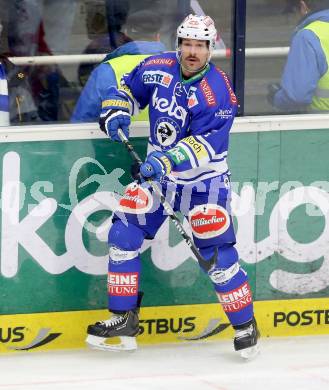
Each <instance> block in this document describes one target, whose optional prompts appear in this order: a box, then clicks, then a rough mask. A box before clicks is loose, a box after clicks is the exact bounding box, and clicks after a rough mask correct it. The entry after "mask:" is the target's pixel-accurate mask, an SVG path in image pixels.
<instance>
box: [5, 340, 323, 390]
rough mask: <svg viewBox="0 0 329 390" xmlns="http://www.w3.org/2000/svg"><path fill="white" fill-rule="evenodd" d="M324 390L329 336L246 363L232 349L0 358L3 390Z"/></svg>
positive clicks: (228, 345)
mask: <svg viewBox="0 0 329 390" xmlns="http://www.w3.org/2000/svg"><path fill="white" fill-rule="evenodd" d="M2 389H11V390H13V389H24V390H32V389H33V390H40V389H45V390H52V389H61V390H63V389H79V390H85V389H86V390H87V389H88V390H97V389H102V390H104V389H109V390H126V389H129V390H130V389H131V390H139V389H140V390H149V389H152V390H154V389H156V390H158V389H159V390H176V389H179V390H185V389H186V390H208V389H209V390H210V389H217V390H288V389H289V390H295V389H296V390H328V389H329V335H328V336H317V337H316V336H314V337H294V338H272V339H262V340H261V354H260V355H259V356H258V357H257V358H256V359H255V360H253V361H249V362H245V361H243V360H242V359H241V358H240V357H239V355H238V354H237V353H236V352H234V351H233V346H232V342H231V341H220V342H210V341H208V342H202V343H201V342H197V343H195V342H191V343H187V344H171V345H168V344H167V345H161V346H140V348H139V349H138V350H137V351H136V352H133V353H129V352H117V353H115V352H102V351H94V350H88V349H84V350H74V351H72V350H71V351H58V352H30V353H27V352H22V353H13V354H6V355H0V390H2Z"/></svg>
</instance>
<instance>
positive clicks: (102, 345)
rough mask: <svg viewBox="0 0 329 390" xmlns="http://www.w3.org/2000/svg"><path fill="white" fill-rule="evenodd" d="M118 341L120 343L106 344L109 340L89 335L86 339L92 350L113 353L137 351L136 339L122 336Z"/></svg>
mask: <svg viewBox="0 0 329 390" xmlns="http://www.w3.org/2000/svg"><path fill="white" fill-rule="evenodd" d="M118 339H119V340H120V343H117V344H110V343H107V342H106V340H108V339H107V338H104V337H98V336H93V335H90V334H89V335H88V336H87V338H86V344H87V345H88V347H90V348H92V349H98V350H101V351H111V352H121V351H135V350H136V349H137V343H136V337H128V336H120V337H118ZM110 340H111V339H110Z"/></svg>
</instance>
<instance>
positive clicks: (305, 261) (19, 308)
mask: <svg viewBox="0 0 329 390" xmlns="http://www.w3.org/2000/svg"><path fill="white" fill-rule="evenodd" d="M322 117H323V116H321V118H322ZM316 118H318V116H316ZM88 126H89V127H88ZM88 126H87V125H79V126H77V125H76V126H75V125H71V126H70V125H57V126H51V125H49V126H30V127H29V126H27V127H25V126H24V127H19V128H15V127H11V128H9V129H8V131H7V132H6V131H5V129H0V183H1V188H2V191H1V200H0V206H1V209H0V212H1V226H0V240H1V242H0V244H1V259H0V297H1V300H0V308H1V313H2V314H6V315H7V314H8V315H10V314H15V313H16V314H18V313H20V314H23V313H25V314H29V313H43V312H44V313H47V312H50V311H52V312H68V311H82V310H99V309H102V308H104V307H106V305H107V294H106V278H107V263H108V245H107V233H108V230H109V221H110V219H111V215H112V213H113V210H114V209H115V208H116V205H117V202H118V196H119V195H118V194H117V193H122V192H123V191H124V188H125V186H126V185H127V184H128V183H129V182H130V180H131V178H130V174H129V169H130V164H131V158H130V156H129V155H128V153H127V151H126V150H125V148H124V147H123V145H119V144H118V143H113V142H111V141H110V140H109V139H107V138H105V136H104V137H103V135H102V133H101V132H99V130H97V128H96V125H93V126H94V127H91V125H88ZM133 133H134V134H133V135H134V136H133V137H132V139H131V142H132V143H133V145H134V147H135V148H136V150H137V152H138V153H139V154H140V155H141V157H142V158H143V157H144V156H145V153H146V138H145V135H146V134H147V124H146V125H145V124H144V127H142V128H133ZM135 135H138V137H135ZM328 143H329V130H328V117H327V116H326V119H325V120H324V119H314V116H311V118H308V117H307V116H306V115H305V116H298V117H286V118H281V119H277V118H273V117H268V118H249V119H248V118H238V119H237V121H236V122H235V126H234V127H233V132H232V137H231V142H230V169H231V171H232V178H231V179H232V197H233V202H232V211H233V214H234V222H235V227H236V235H237V244H236V248H237V250H238V252H239V257H240V261H241V264H242V266H243V267H244V269H245V270H246V271H247V272H248V275H249V280H250V285H251V288H252V292H253V296H254V299H255V300H256V301H270V300H276V299H278V300H285V299H299V298H310V299H311V298H321V297H327V296H329V245H328V237H329V210H328V205H329V181H328V175H329V171H328V166H329V154H328ZM185 226H186V228H187V230H188V231H189V227H188V225H187V224H185ZM141 260H142V267H143V272H142V275H141V280H140V287H141V289H142V290H143V291H144V299H143V306H144V307H155V306H174V305H194V304H210V303H215V302H216V299H217V298H216V294H215V293H214V290H213V288H212V285H211V282H210V280H209V278H207V277H206V275H205V274H204V272H202V271H201V270H200V268H199V267H198V264H197V262H196V260H195V259H193V256H192V252H191V250H190V248H189V247H188V246H187V245H186V243H185V242H184V241H183V239H182V237H181V236H180V234H179V233H178V232H177V229H176V228H175V226H173V224H172V223H169V221H166V222H165V223H164V224H163V226H162V227H161V229H160V231H159V233H158V234H157V236H156V237H155V240H154V241H153V242H152V245H151V244H150V242H149V241H145V243H144V246H143V247H142V250H141Z"/></svg>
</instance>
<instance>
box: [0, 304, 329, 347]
mask: <svg viewBox="0 0 329 390" xmlns="http://www.w3.org/2000/svg"><path fill="white" fill-rule="evenodd" d="M255 313H256V317H257V322H258V324H259V328H260V331H261V335H262V337H275V336H303V335H321V334H329V300H328V299H327V298H322V299H301V300H284V301H281V300H280V301H258V302H256V303H255ZM108 316H109V315H108V312H107V310H91V311H74V312H57V313H35V314H24V315H22V314H18V315H6V316H2V318H1V328H0V330H1V340H0V341H1V342H0V352H22V351H41V350H57V349H71V348H84V347H85V342H84V340H85V337H86V328H87V326H88V324H91V323H94V322H96V321H98V320H102V319H107V318H108ZM210 334H214V335H212V336H210ZM232 337H233V329H232V328H231V327H230V326H229V323H228V321H227V319H226V316H225V314H224V312H223V311H222V309H221V307H220V306H219V304H204V305H180V306H161V307H144V308H142V309H141V313H140V335H139V336H138V343H139V344H140V345H143V344H160V343H182V342H185V343H186V342H189V343H193V342H198V343H200V342H201V340H205V341H215V340H220V339H227V338H232Z"/></svg>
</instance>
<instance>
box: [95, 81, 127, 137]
mask: <svg viewBox="0 0 329 390" xmlns="http://www.w3.org/2000/svg"><path fill="white" fill-rule="evenodd" d="M130 121H131V115H130V112H129V102H128V98H127V97H126V96H125V95H124V93H122V92H120V91H118V90H117V89H115V88H111V89H110V90H109V94H108V96H107V99H105V100H103V102H102V111H101V114H100V118H99V125H100V129H101V130H102V131H103V132H104V133H105V134H107V135H108V136H109V137H110V138H111V140H112V141H118V142H121V139H120V137H119V135H118V129H121V130H122V131H123V133H124V134H125V136H126V137H127V138H129V125H130Z"/></svg>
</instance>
